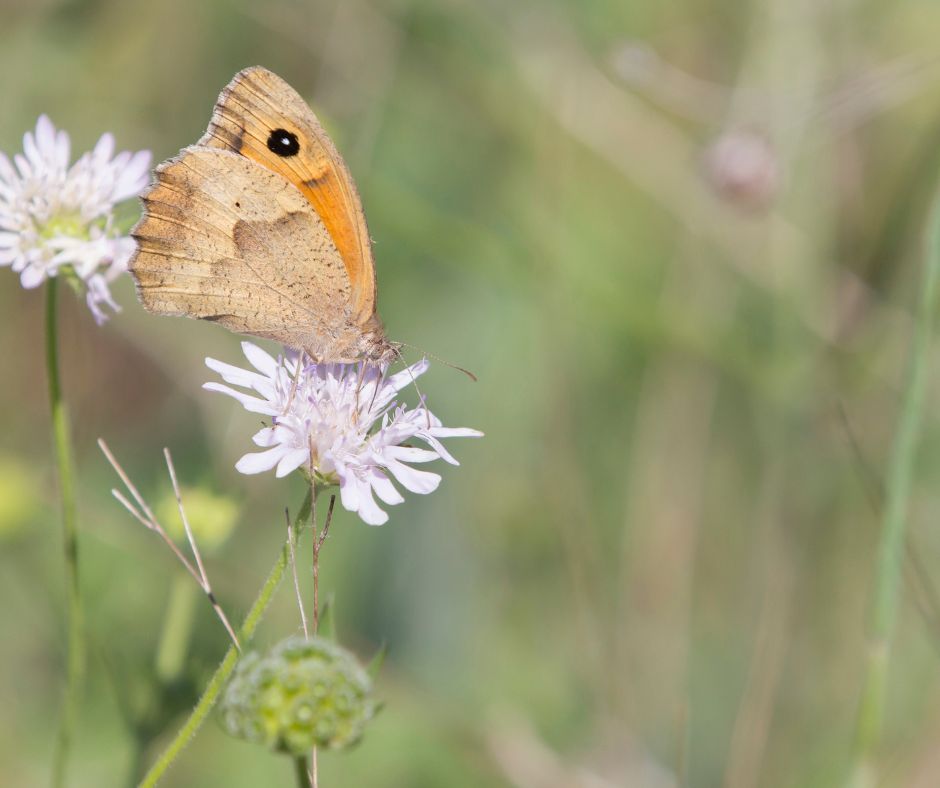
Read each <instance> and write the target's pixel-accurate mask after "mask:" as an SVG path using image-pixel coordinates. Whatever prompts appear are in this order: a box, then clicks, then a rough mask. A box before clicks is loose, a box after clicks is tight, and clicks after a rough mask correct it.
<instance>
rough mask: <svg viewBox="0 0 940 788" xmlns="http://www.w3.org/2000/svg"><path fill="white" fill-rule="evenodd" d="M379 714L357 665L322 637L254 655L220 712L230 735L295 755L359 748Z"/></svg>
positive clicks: (233, 683)
mask: <svg viewBox="0 0 940 788" xmlns="http://www.w3.org/2000/svg"><path fill="white" fill-rule="evenodd" d="M377 710H378V704H377V703H376V702H375V700H374V698H373V697H372V681H371V680H370V679H369V676H368V674H367V673H366V671H365V670H363V668H362V667H361V666H360V664H359V662H358V661H357V660H356V658H355V657H354V656H353V655H352V654H351V653H350V652H348V651H347V650H346V649H344V648H341V647H340V646H338V645H336V644H335V643H333V642H332V641H329V640H326V639H324V638H320V637H313V638H310V639H307V638H303V637H291V638H288V639H287V640H284V641H281V642H280V643H279V644H277V645H276V646H275V647H274V648H273V649H272V650H271V651H270V652H269V653H268V654H267V655H265V656H261V655H260V654H258V653H251V654H246V655H245V656H244V657H242V659H241V661H240V662H239V663H238V667H237V668H236V669H235V673H234V675H233V676H232V679H231V681H230V682H229V684H228V686H227V687H226V690H225V694H224V695H223V697H222V703H221V706H220V711H221V714H222V722H223V725H224V726H225V729H226V730H227V731H228V732H229V733H230V734H232V735H233V736H237V737H238V738H241V739H247V740H248V741H253V742H256V743H258V744H263V745H264V746H266V747H268V748H269V749H272V750H275V751H276V752H284V753H288V754H290V755H304V754H305V753H307V752H309V751H310V749H311V748H312V747H323V748H327V749H334V750H338V749H343V748H345V747H349V746H351V745H353V744H355V743H356V742H358V741H359V739H360V738H361V737H362V734H363V731H364V730H365V726H366V723H368V722H369V720H371V719H372V717H373V716H375V713H376V711H377Z"/></svg>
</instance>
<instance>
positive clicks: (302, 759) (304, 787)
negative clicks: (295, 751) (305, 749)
mask: <svg viewBox="0 0 940 788" xmlns="http://www.w3.org/2000/svg"><path fill="white" fill-rule="evenodd" d="M294 774H295V775H296V776H297V786H298V788H310V767H309V766H308V765H307V757H306V756H305V755H298V756H297V757H296V758H294Z"/></svg>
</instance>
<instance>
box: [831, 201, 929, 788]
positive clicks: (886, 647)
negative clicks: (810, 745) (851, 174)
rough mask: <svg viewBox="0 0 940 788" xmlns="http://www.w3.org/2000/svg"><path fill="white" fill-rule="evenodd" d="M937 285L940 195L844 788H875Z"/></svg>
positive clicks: (892, 472) (888, 494) (884, 517)
mask: <svg viewBox="0 0 940 788" xmlns="http://www.w3.org/2000/svg"><path fill="white" fill-rule="evenodd" d="M938 284H940V192H938V194H937V195H936V196H935V198H934V201H933V205H932V208H931V212H930V219H929V223H928V228H927V234H926V255H925V266H924V273H923V281H922V286H921V288H920V302H919V304H918V308H917V315H916V319H915V322H914V335H913V339H912V346H911V356H910V361H909V365H908V371H907V381H906V384H905V387H904V394H903V401H902V404H901V413H900V417H899V423H898V428H897V432H896V433H895V437H894V445H893V447H892V452H891V461H890V465H889V467H888V477H887V480H886V488H885V506H884V512H883V515H882V527H881V542H880V544H879V547H878V558H877V568H876V574H875V590H874V594H873V597H872V608H871V629H870V633H869V639H868V655H867V664H866V673H865V679H864V685H863V688H862V698H861V702H860V704H859V710H858V720H857V730H856V742H855V762H854V767H853V772H852V776H851V781H850V785H852V786H853V787H856V788H863V787H867V786H872V785H874V784H875V781H876V777H875V768H874V760H875V754H876V750H877V747H878V742H879V739H880V736H881V727H882V721H883V719H884V713H885V699H886V695H887V692H886V685H887V676H888V663H889V656H890V650H891V639H892V636H893V633H894V628H895V623H896V619H897V609H898V597H899V585H900V577H901V568H902V562H903V559H904V544H905V536H906V526H907V519H908V505H909V501H910V497H911V488H912V485H913V480H914V466H915V460H916V453H917V442H918V437H919V434H920V428H921V423H922V421H923V406H924V398H925V394H926V389H927V373H928V358H929V353H930V341H931V336H932V333H933V311H934V309H935V308H936V300H937V290H938Z"/></svg>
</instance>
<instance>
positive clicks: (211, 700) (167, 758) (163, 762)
mask: <svg viewBox="0 0 940 788" xmlns="http://www.w3.org/2000/svg"><path fill="white" fill-rule="evenodd" d="M309 516H310V493H309V492H308V493H307V497H306V498H305V499H304V502H303V504H302V505H301V507H300V511H299V512H298V513H297V517H296V519H295V520H294V524H293V531H294V532H295V533H296V531H297V530H298V529H299V528H300V526H301V525H302V524H303V522H304V521H305V520H306V519H307V518H308V517H309ZM289 561H290V543H289V542H285V543H284V546H283V547H282V548H281V552H280V555H278V557H277V561H276V562H275V564H274V566H273V567H272V569H271V572H270V574H269V575H268V579H267V580H265V581H264V585H263V586H262V587H261V591H260V592H259V593H258V598H257V599H255V602H254V604H253V605H252V606H251V609H250V610H249V611H248V615H247V616H245V620H244V622H243V623H242V626H241V629H239V630H238V640H239V642H240V643H242V644H247V643H248V641H250V640H251V637H252V635H254V633H255V630H256V629H257V628H258V624H259V623H261V618H262V616H263V615H264V613H265V611H266V610H267V608H268V605H269V604H271V600H272V599H273V598H274V592H275V591H276V590H277V587H278V585H279V584H280V582H281V578H283V577H284V570H285V569H286V568H287V566H288V563H289ZM237 663H238V651H237V650H236V648H235V646H234V645H233V646H229V649H228V651H227V652H226V654H225V658H224V659H223V660H222V662H221V663H220V664H219V667H217V668H216V669H215V673H213V674H212V678H211V679H209V683H208V684H207V685H206V689H205V690H204V691H203V693H202V697H201V698H200V699H199V702H198V703H197V704H196V707H195V708H194V709H193V710H192V712H191V713H190V715H189V718H188V719H187V720H186V722H185V723H183V727H182V728H180V729H179V731H178V732H177V734H176V736H175V737H174V738H173V741H171V742H170V744H169V746H168V747H167V748H166V749H165V750H164V751H163V754H162V755H161V756H160V757H159V758H158V759H157V762H156V763H155V764H154V765H153V766H152V767H150V771H148V772H147V774H145V775H144V779H143V780H141V783H140V785H141V788H148V786H152V785H156V784H157V780H159V779H160V778H161V777H162V776H163V775H164V773H165V772H166V770H167V769H169V768H170V766H172V764H173V761H175V760H176V758H177V756H178V755H179V754H180V753H181V752H182V751H183V748H184V747H185V746H186V745H187V744H189V742H190V740H191V739H192V738H193V736H195V735H196V731H198V730H199V728H200V727H201V726H202V724H203V722H205V721H206V717H208V716H209V712H211V711H212V708H213V706H215V704H216V701H218V699H219V695H220V693H221V692H222V688H223V687H224V686H225V682H226V681H227V680H228V677H229V676H230V675H231V674H232V671H233V670H234V669H235V665H236V664H237Z"/></svg>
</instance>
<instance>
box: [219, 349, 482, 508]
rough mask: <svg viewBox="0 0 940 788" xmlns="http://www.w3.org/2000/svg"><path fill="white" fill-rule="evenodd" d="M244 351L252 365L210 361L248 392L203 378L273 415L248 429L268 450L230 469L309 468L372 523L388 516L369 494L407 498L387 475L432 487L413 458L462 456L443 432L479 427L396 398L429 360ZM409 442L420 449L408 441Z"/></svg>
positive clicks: (436, 479)
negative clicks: (372, 360)
mask: <svg viewBox="0 0 940 788" xmlns="http://www.w3.org/2000/svg"><path fill="white" fill-rule="evenodd" d="M242 349H243V350H244V353H245V357H246V358H247V359H248V361H249V362H250V363H251V365H252V366H253V367H254V371H252V370H247V369H242V368H240V367H234V366H232V365H230V364H224V363H222V362H221V361H216V360H215V359H211V358H207V359H206V364H207V366H208V367H209V368H210V369H212V370H214V371H216V372H218V373H219V374H220V375H221V376H222V379H223V380H224V381H225V382H226V383H229V384H231V385H232V386H239V387H241V388H244V389H250V390H251V392H252V393H247V392H245V391H239V390H237V389H233V388H231V386H227V385H224V384H222V383H206V384H205V385H204V386H203V388H206V389H209V390H210V391H220V392H222V393H223V394H228V395H229V396H230V397H234V398H235V399H237V400H238V401H239V402H241V404H242V405H243V406H244V407H245V409H246V410H249V411H251V412H253V413H262V414H264V415H266V416H270V417H271V424H270V426H266V427H264V428H263V429H262V430H261V431H260V432H258V433H257V434H256V435H255V436H254V442H255V443H256V444H257V445H258V446H260V447H262V448H263V449H264V451H262V452H256V453H251V454H246V455H245V456H244V457H242V458H241V459H240V460H239V461H238V463H237V464H236V466H235V467H236V468H237V469H238V470H239V471H241V472H242V473H262V472H264V471H268V470H271V469H272V468H273V469H276V471H275V472H276V475H277V476H286V475H287V474H288V473H290V472H291V471H294V470H297V469H298V468H308V469H309V468H310V467H311V466H312V467H313V470H314V473H315V474H316V475H317V477H318V478H319V479H320V480H321V481H324V482H326V483H328V484H338V485H339V488H340V500H341V501H342V504H343V506H344V507H345V508H346V509H348V510H349V511H351V512H356V513H357V514H358V515H359V516H360V517H361V518H362V519H363V521H365V522H366V523H368V524H369V525H381V524H382V523H384V522H386V521H387V520H388V514H386V512H385V511H384V510H383V509H382V508H381V507H380V506H379V505H378V504H377V503H376V500H375V496H377V497H378V498H379V500H381V501H382V502H383V503H386V504H398V503H401V502H402V501H403V500H404V498H403V497H402V495H401V493H400V492H399V491H398V489H397V488H396V487H395V485H394V484H393V482H392V480H393V479H394V480H395V481H396V482H398V484H400V485H401V486H402V487H403V488H405V489H406V490H408V491H409V492H413V493H420V494H422V495H424V494H427V493H430V492H433V491H434V490H436V489H437V486H438V484H440V481H441V477H440V476H438V475H437V474H436V473H432V472H431V471H424V470H419V469H417V468H413V467H412V465H416V464H421V463H426V462H431V461H432V460H437V459H441V460H444V461H445V462H448V463H450V464H452V465H458V464H459V463H458V462H457V460H455V459H454V458H453V457H452V456H451V454H450V453H449V452H448V451H447V449H445V448H444V445H443V444H442V443H441V441H440V439H441V438H457V437H479V436H481V435H482V434H483V433H481V432H478V431H477V430H471V429H466V428H453V427H444V426H443V425H442V424H441V422H440V420H439V419H438V418H437V417H436V416H434V414H432V413H431V412H430V411H429V410H428V409H427V408H426V407H425V405H424V404H423V403H422V404H421V405H419V406H418V407H416V408H409V407H408V406H407V405H404V404H399V403H398V402H397V400H396V396H397V394H398V392H399V391H400V390H401V389H402V388H405V387H406V386H410V385H411V384H412V382H413V381H414V380H415V378H417V377H418V376H420V375H422V374H423V373H424V372H425V371H426V370H427V368H428V362H427V361H426V360H422V361H419V362H418V363H417V364H413V365H412V366H410V367H408V368H406V369H404V370H402V371H401V372H397V373H395V374H393V375H389V374H387V373H388V370H387V368H383V367H375V366H371V365H367V364H364V363H362V364H304V363H302V362H301V359H300V357H299V355H298V354H296V353H292V352H288V353H286V354H285V355H283V356H281V357H279V358H277V359H275V358H273V357H272V356H270V355H269V354H268V353H266V352H265V351H263V350H261V348H259V347H257V346H256V345H253V344H251V343H250V342H243V343H242ZM414 440H418V441H421V442H422V443H424V444H425V447H426V448H421V447H418V446H413V445H411V441H414Z"/></svg>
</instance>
